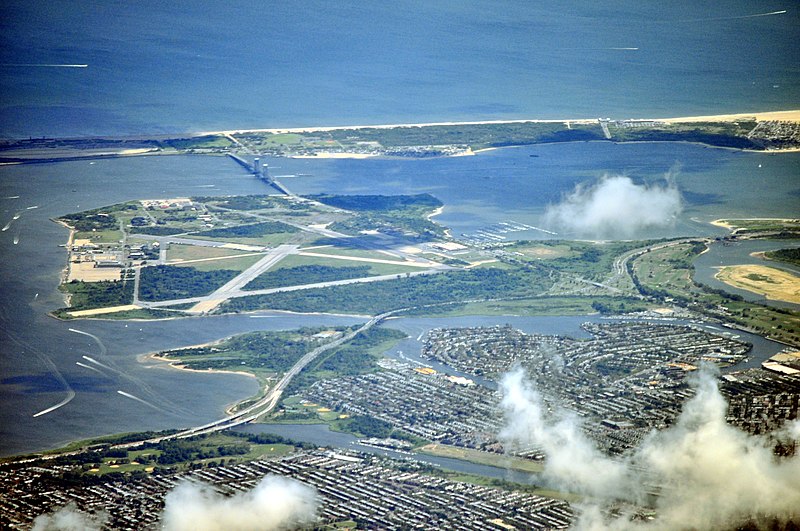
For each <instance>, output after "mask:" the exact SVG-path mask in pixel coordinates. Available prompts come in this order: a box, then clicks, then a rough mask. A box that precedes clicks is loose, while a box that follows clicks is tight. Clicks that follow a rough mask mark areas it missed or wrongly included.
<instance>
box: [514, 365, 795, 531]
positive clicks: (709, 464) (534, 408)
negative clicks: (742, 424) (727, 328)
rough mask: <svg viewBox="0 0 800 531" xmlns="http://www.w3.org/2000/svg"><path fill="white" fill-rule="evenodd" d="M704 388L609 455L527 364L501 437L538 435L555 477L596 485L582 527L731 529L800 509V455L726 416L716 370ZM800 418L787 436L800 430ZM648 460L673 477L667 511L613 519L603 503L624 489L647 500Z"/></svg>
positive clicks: (666, 489)
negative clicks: (783, 452)
mask: <svg viewBox="0 0 800 531" xmlns="http://www.w3.org/2000/svg"><path fill="white" fill-rule="evenodd" d="M694 386H695V388H696V394H695V396H694V397H693V398H692V399H691V400H689V401H688V402H687V403H686V404H685V405H684V408H683V411H682V412H681V414H680V416H679V417H678V419H677V420H676V422H675V424H674V425H673V426H672V427H670V428H669V429H666V430H664V431H661V432H657V433H654V434H652V435H651V436H650V437H649V438H648V439H646V440H645V441H644V443H643V444H642V446H641V447H640V448H639V449H638V450H637V451H636V452H635V453H634V454H633V455H630V456H628V457H626V458H623V459H620V460H613V459H610V458H608V457H606V456H604V455H602V454H601V453H600V452H599V450H598V449H597V448H596V447H595V446H594V445H593V444H592V442H591V441H590V440H588V439H587V438H586V436H585V435H584V434H583V432H582V431H581V429H580V423H579V422H578V421H577V420H576V419H575V418H574V417H570V416H569V415H564V414H558V415H555V416H548V415H546V414H545V411H546V410H545V408H544V405H543V402H542V400H541V397H540V396H539V395H538V394H537V393H536V392H535V390H534V389H533V388H532V387H531V385H530V383H529V382H528V381H527V380H526V379H525V377H524V375H523V373H522V372H521V371H520V370H517V371H515V372H513V373H511V374H509V375H506V376H505V377H504V378H503V380H502V383H501V390H502V392H503V395H504V397H503V401H502V404H503V408H504V411H505V414H506V419H507V422H506V427H505V429H504V430H503V432H502V433H501V439H505V440H506V441H509V442H511V443H514V442H516V443H517V444H535V445H539V446H541V447H542V448H543V449H544V450H545V451H546V453H547V456H548V457H547V463H546V472H545V474H546V477H547V478H548V479H549V480H550V481H551V482H553V483H554V484H555V485H556V486H558V487H560V488H562V489H564V490H571V491H573V492H579V493H584V494H587V495H589V496H590V497H591V498H590V501H589V502H588V503H587V504H586V505H585V506H583V507H582V508H581V510H582V516H581V518H580V519H579V521H578V523H577V526H576V527H577V528H578V529H586V530H595V529H598V530H599V529H622V530H627V529H664V530H670V529H709V530H711V529H728V528H730V527H732V526H735V525H736V524H742V523H745V522H747V521H748V520H749V519H751V518H753V519H758V518H762V517H766V518H778V519H787V518H790V517H791V518H793V519H794V520H795V521H797V520H798V519H800V456H795V457H793V458H791V459H783V460H780V461H778V460H776V458H775V457H774V456H773V454H772V451H771V448H770V445H769V444H767V441H765V440H764V439H763V438H761V437H755V436H751V435H748V434H746V433H744V432H742V431H741V430H739V429H737V428H735V427H733V426H730V425H729V424H728V423H727V422H726V421H725V414H726V411H727V405H726V403H725V400H724V398H723V397H722V395H721V394H720V393H719V390H718V388H717V380H716V377H715V375H713V374H711V373H710V372H708V371H701V374H700V375H699V376H698V377H697V378H696V380H695V382H694ZM798 433H800V424H798V423H797V422H794V423H790V425H789V426H787V429H786V430H784V434H785V435H786V436H792V435H794V436H797V434H798ZM634 470H644V471H646V472H645V473H646V474H647V477H648V481H649V482H655V483H657V484H659V485H661V486H662V487H663V490H662V492H661V495H660V496H659V498H658V499H657V507H656V509H657V512H658V518H657V519H656V520H654V521H652V522H649V523H642V522H639V523H633V522H631V521H629V520H628V519H627V518H625V517H622V518H618V519H616V520H611V521H608V520H605V519H604V518H603V517H602V515H601V510H600V507H601V506H602V505H603V504H604V503H605V502H608V501H611V500H615V499H624V500H628V501H631V502H634V503H638V502H640V500H641V499H642V496H643V494H644V489H643V488H642V483H643V481H642V477H641V476H640V475H638V474H635V473H634V472H633V471H634Z"/></svg>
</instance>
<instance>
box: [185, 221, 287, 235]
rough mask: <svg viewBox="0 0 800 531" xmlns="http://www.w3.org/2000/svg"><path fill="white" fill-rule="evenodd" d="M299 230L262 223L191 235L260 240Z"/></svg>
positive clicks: (278, 222) (281, 225)
mask: <svg viewBox="0 0 800 531" xmlns="http://www.w3.org/2000/svg"><path fill="white" fill-rule="evenodd" d="M299 230H300V229H298V228H296V227H293V226H291V225H287V224H286V223H281V222H280V221H264V222H261V223H252V224H247V225H238V226H235V227H226V228H222V229H211V230H204V231H200V232H195V233H192V236H193V237H199V238H214V239H230V238H253V239H257V238H261V237H262V236H266V235H268V234H283V233H287V234H292V233H295V232H299Z"/></svg>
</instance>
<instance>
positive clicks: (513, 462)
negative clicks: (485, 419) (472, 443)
mask: <svg viewBox="0 0 800 531" xmlns="http://www.w3.org/2000/svg"><path fill="white" fill-rule="evenodd" d="M418 451H420V452H422V453H425V454H430V455H436V456H439V457H450V458H452V459H461V460H462V461H469V462H470V463H477V464H480V465H489V466H496V467H500V468H510V469H512V470H520V471H522V472H531V473H539V472H542V471H543V470H544V465H542V464H541V463H537V462H536V461H531V460H530V459H523V458H521V457H511V456H507V455H501V454H495V453H490V452H482V451H480V450H473V449H471V448H460V447H457V446H449V445H446V444H426V445H425V446H422V447H421V448H418Z"/></svg>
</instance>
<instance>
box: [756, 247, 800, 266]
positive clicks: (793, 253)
mask: <svg viewBox="0 0 800 531" xmlns="http://www.w3.org/2000/svg"><path fill="white" fill-rule="evenodd" d="M764 256H765V257H766V258H767V259H769V260H776V261H778V262H786V263H787V264H794V265H800V247H795V248H791V249H778V250H776V251H767V252H766V253H764Z"/></svg>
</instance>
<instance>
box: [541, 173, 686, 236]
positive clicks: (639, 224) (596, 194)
mask: <svg viewBox="0 0 800 531" xmlns="http://www.w3.org/2000/svg"><path fill="white" fill-rule="evenodd" d="M681 210H682V204H681V194H680V192H679V191H678V188H677V186H675V185H674V184H671V183H669V182H668V183H667V184H664V185H657V184H653V185H647V184H635V183H634V182H633V181H632V180H631V179H630V178H629V177H625V176H620V175H618V176H605V177H603V178H601V179H600V180H599V181H597V182H596V183H594V184H592V185H586V184H580V185H578V186H577V187H575V190H573V192H572V193H570V194H569V195H568V196H566V197H565V198H564V200H563V201H562V202H561V203H559V204H557V205H551V206H549V207H548V208H547V211H546V212H545V218H544V219H545V223H546V224H547V225H548V226H550V227H551V228H553V229H555V230H558V231H559V232H567V233H570V234H575V235H577V236H581V237H587V238H600V239H612V238H616V239H623V238H634V237H636V236H637V235H639V234H640V233H641V232H642V231H643V230H645V229H651V228H658V227H668V226H670V225H672V224H673V223H674V222H675V219H676V218H677V216H678V214H680V213H681Z"/></svg>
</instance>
